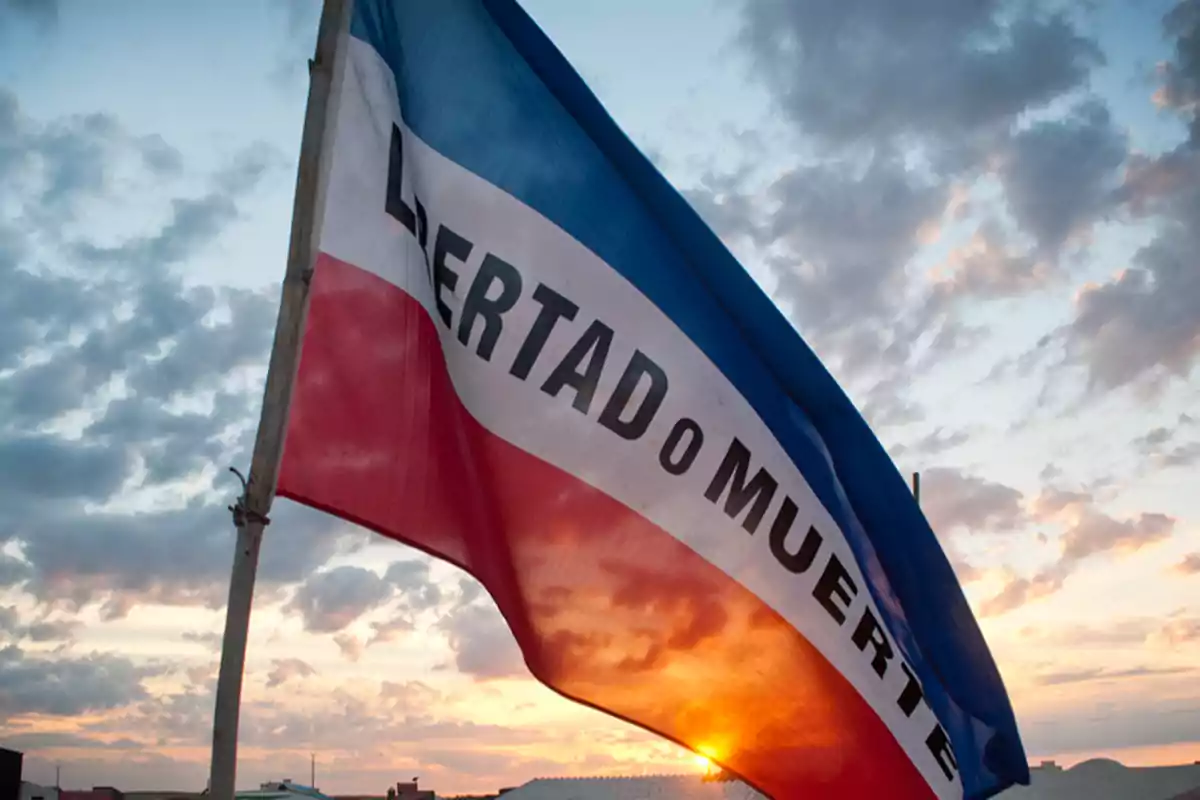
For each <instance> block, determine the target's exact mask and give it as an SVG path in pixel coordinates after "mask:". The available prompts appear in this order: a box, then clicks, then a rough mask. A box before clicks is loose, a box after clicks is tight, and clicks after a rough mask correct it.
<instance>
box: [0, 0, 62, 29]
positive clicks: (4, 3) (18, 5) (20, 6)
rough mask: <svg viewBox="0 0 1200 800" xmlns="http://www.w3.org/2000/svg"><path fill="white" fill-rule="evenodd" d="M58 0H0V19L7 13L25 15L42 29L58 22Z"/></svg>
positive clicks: (18, 15)
mask: <svg viewBox="0 0 1200 800" xmlns="http://www.w3.org/2000/svg"><path fill="white" fill-rule="evenodd" d="M58 11H59V9H58V0H0V20H2V19H4V17H5V16H6V15H7V14H12V15H14V16H17V17H26V18H28V19H31V20H33V21H34V22H35V23H37V24H38V25H39V26H41V27H42V28H43V29H50V28H53V27H54V26H55V25H57V24H58Z"/></svg>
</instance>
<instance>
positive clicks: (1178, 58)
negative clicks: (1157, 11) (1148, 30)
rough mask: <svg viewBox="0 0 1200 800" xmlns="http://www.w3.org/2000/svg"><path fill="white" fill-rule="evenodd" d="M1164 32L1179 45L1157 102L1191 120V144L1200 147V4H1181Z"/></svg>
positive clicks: (1196, 0) (1164, 69) (1188, 0)
mask: <svg viewBox="0 0 1200 800" xmlns="http://www.w3.org/2000/svg"><path fill="white" fill-rule="evenodd" d="M1163 30H1164V31H1165V33H1166V34H1167V36H1168V37H1169V38H1171V39H1174V41H1175V54H1174V55H1175V57H1174V59H1172V60H1171V61H1168V62H1166V63H1164V64H1163V65H1162V66H1161V68H1160V77H1161V79H1162V87H1161V88H1160V90H1159V92H1158V94H1157V95H1156V98H1155V99H1157V100H1158V101H1159V102H1160V104H1161V105H1164V106H1167V107H1169V108H1172V109H1175V110H1176V111H1178V112H1180V114H1181V115H1182V116H1183V117H1184V119H1185V120H1190V132H1191V141H1192V142H1193V143H1200V0H1180V2H1178V3H1177V4H1176V5H1175V7H1174V8H1173V9H1171V10H1170V11H1169V12H1167V14H1166V15H1165V16H1164V17H1163Z"/></svg>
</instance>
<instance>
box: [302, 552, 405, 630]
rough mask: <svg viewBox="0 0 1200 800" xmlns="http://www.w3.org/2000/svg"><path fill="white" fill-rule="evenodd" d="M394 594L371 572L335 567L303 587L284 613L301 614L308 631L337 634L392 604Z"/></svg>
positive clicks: (318, 575)
mask: <svg viewBox="0 0 1200 800" xmlns="http://www.w3.org/2000/svg"><path fill="white" fill-rule="evenodd" d="M393 591H394V589H393V587H392V586H391V585H390V584H389V583H388V582H387V581H385V580H383V579H382V578H380V577H379V575H377V574H376V573H374V572H372V571H371V570H369V569H363V568H362V567H353V566H341V567H334V568H333V569H330V570H326V571H324V572H318V573H317V574H316V575H313V576H312V577H310V578H309V579H308V580H306V581H305V582H304V583H302V584H301V585H300V588H298V589H297V590H296V593H295V595H293V597H292V599H291V601H290V602H289V603H288V604H287V605H286V606H285V610H287V611H293V612H296V613H298V614H300V615H301V616H302V617H303V618H304V627H305V629H306V630H309V631H312V632H314V633H336V632H338V631H341V630H343V629H345V628H346V627H347V626H348V625H350V624H351V623H353V622H354V621H355V620H357V619H358V618H359V617H361V616H362V615H363V614H365V613H367V612H368V611H371V610H373V609H375V608H378V607H379V606H381V605H383V604H384V603H385V602H387V601H388V600H390V599H391V598H392V594H393Z"/></svg>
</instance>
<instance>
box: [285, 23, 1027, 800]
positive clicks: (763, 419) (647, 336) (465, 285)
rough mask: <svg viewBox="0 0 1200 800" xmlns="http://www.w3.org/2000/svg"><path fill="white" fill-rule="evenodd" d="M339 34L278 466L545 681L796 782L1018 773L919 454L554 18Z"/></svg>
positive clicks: (771, 777) (1001, 691) (305, 496)
mask: <svg viewBox="0 0 1200 800" xmlns="http://www.w3.org/2000/svg"><path fill="white" fill-rule="evenodd" d="M345 36H346V38H345V39H344V42H343V47H344V53H345V56H344V64H343V68H342V70H341V72H340V73H339V75H337V76H336V83H335V88H334V91H333V99H332V103H331V111H330V113H331V114H332V118H331V121H330V124H329V127H328V130H329V132H328V133H327V134H326V140H325V141H324V143H323V146H324V147H325V148H326V149H327V150H328V162H327V172H326V173H325V176H324V181H325V183H324V194H323V202H322V204H321V207H320V209H319V214H318V222H317V224H318V225H319V234H318V235H317V239H316V241H317V250H318V252H317V254H316V257H315V264H314V271H313V273H312V275H311V283H310V289H309V294H310V299H309V307H308V314H307V319H306V322H305V327H304V333H303V340H302V354H301V357H300V361H299V366H298V371H297V375H296V378H295V383H294V388H293V396H292V402H291V405H290V410H289V416H288V419H287V428H286V438H285V444H284V452H283V458H282V463H281V466H280V474H279V482H278V494H279V495H281V496H285V497H289V498H292V499H294V500H296V501H299V502H301V503H305V504H308V505H310V506H314V507H316V508H319V509H323V510H325V511H327V512H329V513H331V514H334V515H337V516H339V517H342V518H344V519H347V520H351V521H353V522H356V523H358V524H360V525H363V526H365V527H367V528H370V529H372V530H374V531H376V532H378V533H380V534H383V535H384V536H388V537H391V538H393V539H396V540H399V541H402V542H405V543H408V544H410V545H412V546H415V547H417V548H420V549H422V550H424V551H426V552H428V553H430V554H432V555H434V556H436V557H438V558H441V559H445V560H446V561H449V562H451V563H453V564H456V565H458V566H459V567H461V568H462V569H463V570H465V571H467V572H469V573H470V574H471V575H473V576H475V577H476V578H478V579H479V581H480V582H481V583H482V584H483V585H484V586H485V587H486V588H487V590H488V592H489V593H490V594H491V596H492V598H493V599H494V600H495V602H496V604H497V606H498V607H499V609H500V611H501V613H502V614H503V616H504V618H505V620H506V622H507V624H508V626H509V627H510V628H511V630H512V632H513V635H514V637H515V638H516V640H517V642H518V644H519V646H520V649H521V652H522V654H523V656H524V659H525V662H526V664H527V666H528V668H529V670H530V671H531V672H532V674H533V675H534V676H536V677H537V678H538V679H539V680H541V681H542V682H543V683H545V684H546V685H548V686H550V687H551V688H553V689H554V690H556V691H558V692H559V693H561V694H563V695H565V696H567V697H569V698H572V699H574V700H576V701H579V702H581V703H584V704H587V705H590V706H592V707H594V708H597V709H600V710H602V711H604V712H607V713H609V714H612V715H614V716H617V717H620V718H622V719H625V720H628V721H630V722H632V723H635V724H637V725H639V726H642V727H643V728H645V729H647V730H650V731H653V732H655V733H658V734H660V735H662V736H664V737H667V738H669V739H671V740H674V741H676V742H678V743H681V744H683V745H685V746H686V747H688V748H691V749H692V750H694V751H696V752H699V753H702V754H704V755H706V756H708V757H709V758H711V759H712V760H713V761H714V762H716V763H717V764H719V765H720V766H722V767H723V768H725V769H727V770H729V771H730V772H731V773H733V774H736V775H738V776H740V777H741V778H743V779H745V780H746V781H747V782H749V783H750V784H752V785H753V786H755V787H756V788H758V789H760V790H761V791H763V792H765V793H767V794H770V795H772V796H774V797H776V798H793V797H800V796H821V797H839V798H880V797H888V798H934V797H936V798H951V797H964V796H966V797H986V796H990V795H991V794H994V793H996V792H997V791H1000V790H1001V789H1003V788H1004V787H1006V786H1008V785H1010V784H1012V783H1013V782H1027V780H1028V770H1027V766H1026V762H1025V757H1024V753H1023V751H1022V746H1021V742H1020V738H1019V736H1018V732H1017V729H1016V723H1015V720H1014V716H1013V713H1012V710H1011V706H1010V704H1009V701H1008V697H1007V694H1006V691H1005V688H1004V685H1003V682H1002V680H1001V677H1000V675H999V672H998V670H997V669H996V666H995V664H994V662H993V660H992V657H991V655H990V652H989V650H988V648H987V645H986V643H985V641H984V639H983V637H982V635H981V633H980V631H979V629H978V626H977V624H976V621H975V619H974V617H973V615H972V613H971V611H970V609H969V607H968V605H967V603H966V601H965V599H964V597H963V594H962V590H961V587H960V586H959V584H958V582H957V580H956V578H955V576H954V573H953V571H952V570H951V567H950V564H949V562H948V560H947V559H946V556H945V554H944V553H943V551H942V550H941V548H940V547H939V545H938V543H937V540H936V539H935V537H934V535H933V533H932V531H931V530H930V528H929V525H928V524H927V522H926V521H925V520H924V518H923V516H922V514H921V512H920V510H919V508H918V507H917V505H916V503H915V502H914V500H913V498H912V496H911V494H910V493H909V491H908V488H907V484H906V482H905V480H904V479H903V478H902V477H901V476H900V474H899V473H898V472H897V470H896V469H895V467H894V466H893V465H892V463H891V462H890V460H889V459H888V457H887V455H886V454H885V452H884V451H883V449H882V447H881V446H880V444H879V442H878V441H877V440H876V438H875V436H874V435H873V434H872V432H871V431H870V429H869V428H868V426H867V425H866V423H865V422H864V421H863V420H862V418H861V417H860V415H859V414H858V413H857V411H856V410H855V408H854V407H853V405H852V404H851V402H850V401H849V400H848V399H847V397H846V396H845V394H844V393H843V392H842V390H841V389H840V388H839V386H838V385H837V384H836V382H835V381H834V380H833V378H832V377H831V376H830V375H829V374H828V372H827V371H826V370H825V369H824V367H823V366H822V364H821V363H820V362H819V361H818V359H817V358H816V357H815V356H814V354H813V353H812V352H811V351H810V350H809V349H808V347H807V346H806V345H805V344H804V342H803V341H802V339H801V338H800V336H799V335H798V334H797V333H796V331H795V330H794V329H793V328H792V327H791V326H790V325H789V323H788V322H787V320H786V319H785V318H784V317H783V315H782V314H781V313H780V312H779V311H778V310H777V309H776V308H775V307H774V306H773V305H772V303H771V302H770V300H769V299H768V298H767V296H766V295H765V294H764V293H763V292H762V291H761V290H760V289H759V288H758V287H757V286H756V285H755V283H754V282H753V280H752V279H751V278H750V277H749V275H748V274H747V273H746V272H745V270H744V269H743V268H742V267H741V266H740V265H739V264H738V263H737V261H736V260H735V259H734V257H733V256H732V255H731V254H730V253H729V252H728V250H727V249H726V248H725V247H724V246H723V245H722V244H721V242H720V241H719V240H718V239H717V237H716V236H715V235H714V234H713V233H712V232H711V231H710V230H709V229H708V228H707V227H706V226H705V225H704V224H703V223H702V222H701V220H700V218H699V217H698V216H697V215H696V214H695V213H694V212H693V210H692V209H691V208H690V207H689V206H688V205H687V203H686V202H685V201H684V200H683V199H682V198H681V196H680V195H679V194H678V193H677V192H676V191H675V190H674V189H673V188H672V187H671V186H670V185H669V184H668V183H667V182H666V181H665V180H664V179H663V177H662V176H661V175H660V174H659V173H658V172H657V171H656V170H655V169H654V167H653V166H652V165H651V163H650V162H649V161H648V160H647V159H646V158H645V157H643V156H642V155H641V154H640V153H639V151H638V150H637V149H636V147H634V145H632V144H631V143H630V141H629V140H628V139H627V138H626V137H625V136H624V135H623V134H622V133H621V131H620V130H619V128H618V127H617V126H616V124H614V122H613V121H612V120H611V119H610V118H609V116H608V115H607V114H606V112H605V110H604V109H603V107H602V106H601V104H600V103H599V102H598V101H597V100H596V98H595V97H594V96H593V95H592V94H591V93H590V91H589V90H588V89H587V87H586V86H585V84H584V82H583V81H582V80H581V79H580V78H579V76H578V75H577V74H576V73H575V72H574V71H573V70H572V68H571V67H570V65H569V64H568V63H567V62H566V60H565V59H564V58H563V57H562V55H561V54H560V53H559V52H558V51H557V50H556V49H555V48H554V46H553V45H552V43H551V42H550V41H549V40H548V39H547V37H546V36H545V35H544V34H543V33H542V32H541V31H540V30H539V28H538V27H537V26H536V24H535V23H534V22H533V21H532V20H531V19H530V18H529V17H528V16H527V15H526V14H525V13H524V12H523V11H522V10H521V8H520V7H519V6H518V5H517V4H516V3H515V2H513V0H358V1H357V3H356V4H355V7H354V9H353V12H352V14H351V22H350V28H349V30H348V31H347V32H345ZM614 46H615V47H616V48H619V43H614Z"/></svg>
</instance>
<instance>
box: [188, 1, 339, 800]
mask: <svg viewBox="0 0 1200 800" xmlns="http://www.w3.org/2000/svg"><path fill="white" fill-rule="evenodd" d="M351 2H352V0H324V6H323V8H322V10H321V23H320V27H319V28H318V31H317V48H316V55H315V57H314V59H313V60H312V61H310V62H309V89H308V107H307V109H306V111H305V115H304V130H303V134H302V136H301V140H300V164H299V169H298V171H297V175H296V195H295V200H294V203H293V208H292V230H291V241H290V244H289V247H288V259H287V269H286V272H285V273H284V278H283V293H282V299H281V301H280V306H279V317H278V319H277V320H276V323H275V343H274V346H273V347H272V349H271V358H270V362H269V364H268V366H267V385H266V389H265V390H264V392H263V406H262V415H261V417H260V419H259V423H258V434H257V436H256V438H255V442H254V455H253V456H252V458H251V462H250V477H249V480H248V481H246V482H245V484H244V486H243V492H242V495H241V497H239V498H238V501H237V504H236V505H234V506H231V508H230V510H231V511H232V512H233V521H234V525H235V526H236V528H237V548H236V549H235V550H234V555H233V570H232V573H231V575H230V579H229V604H228V606H227V607H226V610H225V637H224V640H223V641H222V644H221V670H220V673H219V675H218V678H217V697H216V705H215V708H214V713H213V737H212V762H211V765H210V766H211V771H210V773H209V792H210V794H211V796H212V798H214V800H233V797H234V789H235V785H236V781H237V735H238V716H239V712H240V711H241V694H242V674H243V670H244V668H245V662H246V639H247V636H248V634H249V628H250V607H251V604H252V601H253V599H254V579H255V574H256V572H257V570H258V553H259V547H260V545H261V544H262V535H263V528H264V527H265V526H266V525H267V524H269V522H270V520H269V519H268V517H267V514H268V513H269V512H270V510H271V502H272V500H274V497H275V483H276V479H277V477H278V473H279V461H280V457H281V456H282V454H283V437H284V431H285V428H286V425H287V417H288V407H289V405H290V403H291V397H292V384H293V383H294V381H295V377H296V369H297V367H298V365H299V361H300V339H301V335H302V334H303V331H304V319H305V315H306V313H307V311H308V287H309V281H310V279H311V277H312V268H313V263H314V259H315V256H316V252H315V248H316V243H317V235H318V233H319V227H320V219H319V218H318V216H317V214H318V209H320V208H321V203H322V199H323V197H324V193H325V174H326V171H327V167H326V162H327V160H328V152H327V149H326V142H327V140H328V135H329V132H330V130H331V125H330V123H331V121H332V120H331V117H330V114H329V109H330V108H331V106H332V100H333V96H334V94H335V93H336V90H337V81H336V80H335V78H336V76H337V75H338V74H339V73H340V69H341V63H342V61H343V60H344V58H345V53H344V52H343V50H344V48H343V47H342V41H343V37H342V36H341V33H342V32H343V31H345V30H347V29H348V28H349V19H350V5H351ZM239 477H240V475H239Z"/></svg>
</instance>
